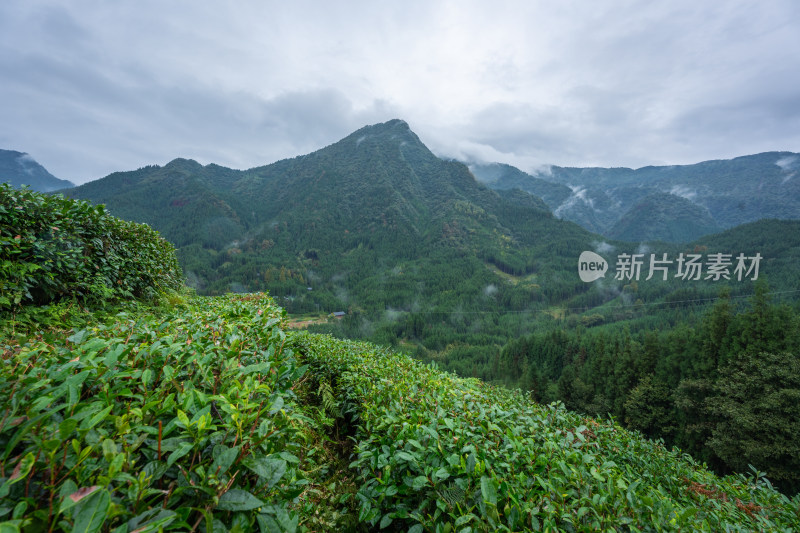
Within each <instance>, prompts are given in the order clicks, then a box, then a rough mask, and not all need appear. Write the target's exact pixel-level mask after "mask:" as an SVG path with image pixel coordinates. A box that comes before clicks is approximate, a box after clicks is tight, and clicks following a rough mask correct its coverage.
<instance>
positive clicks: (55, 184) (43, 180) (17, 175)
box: [0, 150, 75, 192]
mask: <svg viewBox="0 0 800 533" xmlns="http://www.w3.org/2000/svg"><path fill="white" fill-rule="evenodd" d="M0 183H10V184H11V186H12V187H16V188H20V187H22V186H23V185H28V186H30V188H31V189H33V190H34V191H40V192H48V191H55V190H58V189H66V188H68V187H74V186H75V185H74V184H73V183H72V182H70V181H67V180H61V179H58V178H56V177H55V176H53V175H52V174H50V173H49V172H48V171H47V170H46V169H45V168H44V167H43V166H42V165H40V164H39V163H37V162H36V160H35V159H33V158H32V157H31V156H29V155H28V154H25V153H22V152H16V151H14V150H0Z"/></svg>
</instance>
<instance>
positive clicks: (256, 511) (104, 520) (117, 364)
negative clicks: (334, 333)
mask: <svg viewBox="0 0 800 533" xmlns="http://www.w3.org/2000/svg"><path fill="white" fill-rule="evenodd" d="M281 320H282V315H281V311H280V309H278V308H277V307H274V306H272V305H271V300H270V299H269V298H268V297H266V296H264V295H258V296H252V297H250V298H249V299H248V300H247V301H244V300H243V299H242V298H236V297H229V298H219V299H215V300H210V299H199V300H198V301H196V302H194V303H193V305H191V306H190V307H188V308H183V309H176V310H173V311H171V312H169V313H168V314H166V315H163V316H156V315H137V316H128V315H120V316H118V317H117V319H116V321H115V322H114V323H112V324H110V325H98V326H96V327H93V328H90V329H85V330H81V331H76V332H74V333H72V334H71V335H69V336H68V337H67V338H55V339H53V338H41V337H40V338H34V339H30V340H28V341H25V342H22V343H21V344H18V345H14V344H7V345H5V346H4V347H3V355H2V357H3V361H2V366H0V454H1V455H0V521H2V520H5V521H6V523H3V524H0V529H2V531H4V532H5V531H19V528H23V527H27V528H28V529H25V530H26V531H114V532H117V533H122V532H133V531H136V532H138V533H143V532H145V531H160V530H161V528H163V529H164V530H183V531H187V530H190V529H198V528H199V530H205V531H212V530H213V531H218V530H219V531H226V530H230V531H253V530H257V529H259V528H260V529H261V531H294V530H295V529H296V527H297V524H298V521H299V516H300V512H301V511H302V509H299V508H298V505H295V504H294V503H293V502H296V501H297V497H298V495H300V493H301V492H303V491H304V489H305V485H306V483H307V476H306V474H305V473H304V466H303V464H302V463H303V459H302V458H303V457H304V456H305V455H307V452H308V450H309V449H311V448H312V447H313V445H312V444H310V442H309V441H311V440H312V438H311V437H310V436H309V435H310V433H309V430H308V425H307V423H306V422H305V421H304V418H303V417H302V416H301V414H299V412H298V410H297V408H296V399H295V394H294V393H293V391H292V386H293V385H294V384H295V383H296V382H297V380H298V379H299V378H300V377H301V376H302V375H303V373H304V369H303V368H300V367H298V365H297V364H296V361H295V359H294V358H293V356H292V353H291V351H288V350H286V349H285V348H284V339H285V337H284V334H283V332H282V331H281V329H280V327H279V326H280V323H281ZM304 513H305V514H308V510H307V509H306V510H305V511H304ZM4 527H5V529H3V528H4ZM223 527H224V528H225V529H223Z"/></svg>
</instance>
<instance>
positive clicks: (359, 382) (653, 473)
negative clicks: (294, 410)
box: [296, 335, 800, 532]
mask: <svg viewBox="0 0 800 533" xmlns="http://www.w3.org/2000/svg"><path fill="white" fill-rule="evenodd" d="M296 342H297V344H298V349H299V352H300V354H301V356H302V358H303V360H304V361H306V362H307V363H308V364H309V366H310V368H311V370H312V375H313V376H315V377H316V378H317V379H320V380H322V381H323V382H329V383H331V386H332V387H333V389H334V390H335V391H336V402H337V403H338V404H339V406H340V413H341V415H340V416H342V417H345V418H348V419H349V420H350V422H351V423H353V424H354V425H355V427H356V430H355V435H354V437H355V440H356V448H355V451H354V456H353V462H352V464H351V468H354V469H355V471H356V473H357V478H358V481H359V483H360V488H359V490H358V493H357V498H358V500H359V503H360V519H361V520H362V521H364V522H367V523H369V524H371V525H372V526H373V527H380V528H385V527H388V526H389V525H390V524H393V525H395V526H396V527H399V528H400V529H401V530H405V529H408V531H412V532H422V531H437V532H447V531H464V532H467V531H521V530H532V531H541V530H544V531H601V530H602V531H607V530H609V531H610V530H621V531H653V530H659V531H701V530H702V531H790V530H796V529H797V528H798V527H800V515H799V514H798V504H799V503H800V498H797V497H796V498H794V500H791V501H790V500H789V499H788V498H787V497H786V496H784V495H782V494H780V493H779V492H777V491H775V490H774V489H773V488H772V486H771V485H770V484H769V482H768V481H767V480H766V479H765V478H763V474H759V473H758V472H754V473H753V475H752V476H750V477H745V476H741V475H739V476H730V477H725V478H719V477H717V476H715V475H714V474H712V473H711V472H709V471H708V470H707V469H706V468H705V467H704V466H701V465H699V464H698V463H696V462H695V461H694V460H692V459H691V458H690V457H689V456H687V455H681V454H679V453H678V452H676V451H669V450H667V449H666V448H665V447H664V446H663V445H662V444H659V443H654V442H652V441H648V440H646V439H644V438H643V437H642V436H641V435H640V434H637V433H633V432H630V431H627V430H624V429H622V428H620V427H619V426H617V425H616V424H610V423H598V422H597V421H595V420H593V419H590V418H585V417H582V416H580V415H577V414H575V413H571V412H568V411H566V410H565V409H564V408H563V406H561V405H560V404H551V405H549V406H542V405H539V404H535V403H533V402H531V401H530V400H529V399H528V398H527V397H526V396H525V395H523V394H521V393H520V392H519V391H516V392H512V391H509V390H506V389H502V388H494V387H491V386H489V385H486V384H483V383H482V382H480V381H478V380H474V379H466V380H465V379H460V378H456V377H454V376H453V375H451V374H448V373H444V372H441V371H438V370H436V369H435V368H433V367H431V366H424V365H422V364H421V363H419V362H417V361H414V360H412V359H410V358H408V357H406V356H403V355H398V354H396V353H392V352H389V351H386V350H384V349H380V348H377V347H375V346H372V345H368V344H358V343H353V342H344V341H338V340H334V339H332V338H330V337H325V336H310V335H309V336H302V337H298V338H297V340H296ZM398 523H399V524H398Z"/></svg>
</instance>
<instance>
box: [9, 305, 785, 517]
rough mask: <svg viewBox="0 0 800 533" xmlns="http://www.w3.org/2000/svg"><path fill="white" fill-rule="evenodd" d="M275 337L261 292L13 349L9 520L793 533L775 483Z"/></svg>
mask: <svg viewBox="0 0 800 533" xmlns="http://www.w3.org/2000/svg"><path fill="white" fill-rule="evenodd" d="M283 325H284V315H283V314H282V312H281V311H280V310H279V309H278V308H277V307H276V306H275V305H274V304H273V303H272V302H271V300H270V299H269V298H267V297H266V296H263V295H249V296H245V297H241V296H240V297H234V296H228V297H223V298H215V299H197V300H195V301H192V302H190V303H189V304H188V305H185V306H178V307H174V308H171V309H168V310H162V311H158V312H155V311H152V310H151V311H141V312H138V313H136V314H128V315H121V316H118V317H116V318H114V319H113V320H109V321H107V322H106V323H104V324H101V323H98V324H95V325H93V326H92V327H88V328H84V329H81V330H80V331H70V332H63V333H58V332H49V333H44V334H43V335H41V334H40V335H37V336H34V337H32V338H29V339H24V338H18V339H17V340H14V341H7V342H6V343H5V346H4V347H3V359H4V364H3V366H2V374H0V392H1V394H0V411H2V415H0V419H2V423H0V453H2V456H0V494H3V496H4V497H3V498H2V499H1V500H0V501H2V503H0V520H6V521H8V522H9V524H7V526H8V527H9V528H10V529H9V531H14V530H15V529H14V527H20V526H23V525H24V524H25V523H28V524H31V525H33V524H42V525H44V526H45V530H46V528H47V526H50V525H52V526H53V530H54V531H58V530H64V531H69V530H71V529H75V528H77V526H78V525H80V523H81V521H84V520H89V519H90V518H92V517H94V518H93V519H92V520H93V521H91V520H90V521H89V522H85V523H88V524H89V525H90V526H91V527H88V528H87V529H86V530H87V531H120V532H123V531H127V532H132V531H134V530H136V531H151V530H152V531H156V530H158V527H164V528H165V530H170V529H180V530H188V529H191V528H193V527H194V528H196V530H198V531H202V530H210V529H212V528H213V529H214V531H217V530H220V531H225V530H229V531H250V530H261V531H279V530H289V531H292V530H296V531H331V530H342V529H350V530H352V529H355V528H357V527H359V526H356V523H355V522H356V521H360V523H361V526H360V527H362V528H363V529H377V528H379V527H381V526H385V527H386V528H388V530H398V531H400V530H403V531H404V530H412V531H423V530H426V531H496V530H505V528H509V529H510V530H514V531H519V530H530V529H533V530H536V529H539V528H545V529H546V528H548V527H549V528H551V530H552V529H553V528H559V529H561V530H576V531H594V530H597V529H600V528H604V529H608V528H612V529H613V528H621V529H622V530H631V531H636V530H651V529H666V530H684V531H688V530H692V531H694V530H703V529H705V530H710V531H717V530H724V529H725V528H726V527H727V528H729V529H731V530H791V529H797V528H799V527H800V515H798V504H799V503H800V500H799V499H798V498H795V499H794V500H792V501H790V500H789V499H788V498H786V497H785V496H783V495H781V494H780V493H778V492H776V491H774V490H773V489H771V487H770V486H769V484H768V483H767V482H766V481H765V480H764V479H763V478H758V477H757V476H756V477H754V478H751V479H745V478H742V477H727V478H719V477H717V476H715V475H713V474H711V473H710V472H708V471H707V470H706V469H705V468H704V467H702V466H701V465H698V464H696V463H694V462H693V461H692V460H691V459H690V458H688V457H686V456H681V455H680V454H678V453H676V452H673V451H668V450H666V449H664V448H663V447H662V446H661V445H659V444H657V443H652V442H650V441H647V440H645V439H643V438H641V437H640V436H638V435H637V434H634V433H631V432H628V431H625V430H623V429H621V428H620V427H618V426H616V425H614V424H612V423H606V422H598V421H595V420H592V419H588V418H585V417H581V416H579V415H576V414H573V413H570V412H567V411H565V410H564V409H563V408H561V407H559V406H557V405H550V406H542V405H537V404H535V403H533V402H531V401H529V400H527V399H526V398H525V397H524V396H523V395H521V394H520V393H517V392H511V391H507V390H504V389H499V388H494V387H490V386H488V385H485V384H483V383H481V382H479V381H477V380H464V379H459V378H456V377H454V376H453V375H451V374H447V373H443V372H441V371H438V370H436V369H435V368H432V367H429V366H424V365H422V364H420V363H418V362H416V361H414V360H412V359H410V358H409V357H406V356H404V355H399V354H396V353H392V352H388V351H385V350H383V349H380V348H377V347H375V346H373V345H369V344H361V343H354V342H344V341H338V340H334V339H331V338H329V337H325V336H314V335H307V334H296V335H294V336H292V337H289V338H287V337H285V336H284V333H283V331H282V327H283ZM305 365H308V367H307V370H305V369H304V367H305ZM159 428H160V429H159ZM159 431H160V432H161V435H160V436H159ZM352 442H355V445H354V447H353V445H352V444H351V443H352ZM87 493H88V495H87ZM81 496H83V497H81ZM76 499H77V500H78V501H77V503H75V501H74V500H76ZM98 517H99V518H98ZM140 528H144V529H140ZM223 528H224V529H223ZM466 528H471V530H470V529H466Z"/></svg>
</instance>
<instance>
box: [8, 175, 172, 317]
mask: <svg viewBox="0 0 800 533" xmlns="http://www.w3.org/2000/svg"><path fill="white" fill-rule="evenodd" d="M182 282H183V276H182V274H181V270H180V267H179V266H178V262H177V258H176V256H175V250H174V247H173V246H172V245H171V244H170V243H168V242H167V241H165V240H164V239H163V238H161V237H160V236H159V234H158V233H157V232H156V231H155V230H153V229H151V228H150V227H149V226H147V225H145V224H137V223H134V222H127V221H124V220H121V219H118V218H116V217H113V216H111V215H109V214H108V212H107V211H106V210H105V208H104V207H103V206H92V205H90V204H88V203H86V202H82V201H76V200H70V199H65V198H63V197H61V196H48V195H45V194H41V193H36V192H33V191H31V190H27V189H22V190H18V189H14V188H12V187H11V186H9V185H8V184H5V183H3V184H0V311H4V310H9V309H15V308H18V307H19V306H20V305H23V304H39V305H41V304H47V303H51V302H56V301H59V300H61V299H65V298H66V299H71V298H77V299H79V300H83V301H92V300H94V301H100V300H109V299H115V298H131V297H133V298H152V297H154V296H157V295H158V294H159V293H164V292H167V291H174V290H176V289H178V288H180V287H181V286H182Z"/></svg>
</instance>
